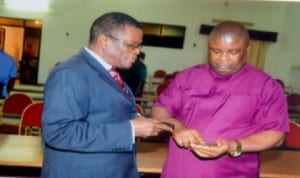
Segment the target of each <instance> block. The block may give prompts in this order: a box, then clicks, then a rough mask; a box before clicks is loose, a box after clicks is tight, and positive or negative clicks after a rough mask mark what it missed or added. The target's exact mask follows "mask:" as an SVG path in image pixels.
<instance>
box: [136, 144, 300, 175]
mask: <svg viewBox="0 0 300 178" xmlns="http://www.w3.org/2000/svg"><path fill="white" fill-rule="evenodd" d="M167 152H168V148H167V145H166V144H159V143H138V144H137V163H138V170H139V172H144V173H160V172H161V168H162V165H163V163H164V161H165V159H166V155H167ZM260 177H261V178H300V151H287V150H284V151H283V150H268V151H264V152H262V153H261V169H260Z"/></svg>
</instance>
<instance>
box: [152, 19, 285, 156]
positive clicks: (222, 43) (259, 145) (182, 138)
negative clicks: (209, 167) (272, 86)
mask: <svg viewBox="0 0 300 178" xmlns="http://www.w3.org/2000/svg"><path fill="white" fill-rule="evenodd" d="M248 45H249V37H248V36H247V34H246V33H245V31H244V29H243V28H240V26H239V25H236V24H232V23H230V22H229V23H224V24H222V25H221V26H219V27H218V28H217V29H215V30H214V31H212V32H211V35H210V37H209V42H208V62H209V64H210V66H211V68H212V69H213V70H214V71H215V72H216V73H217V74H219V75H223V76H228V75H232V74H234V73H236V72H238V71H239V70H240V69H241V68H242V67H243V66H244V65H245V64H246V62H247V58H246V55H247V48H248ZM152 116H153V117H156V118H159V120H162V121H165V122H170V123H173V124H174V125H175V130H174V131H173V135H172V136H173V139H174V141H175V142H176V143H177V145H178V146H179V147H181V148H186V149H190V150H191V151H193V152H194V153H195V154H196V155H197V156H199V157H202V158H216V157H219V156H221V155H224V154H228V153H230V152H232V151H234V150H236V147H237V145H236V143H235V142H234V141H232V140H225V139H222V138H220V139H218V140H216V143H217V145H214V146H212V145H205V144H199V143H202V142H205V140H204V139H203V138H202V136H201V133H199V132H198V131H197V130H195V129H192V128H188V127H186V126H185V125H184V124H182V123H180V122H179V121H178V120H177V119H175V118H173V117H172V116H171V115H170V114H169V113H168V112H167V110H165V109H164V108H161V107H154V108H153V109H152ZM265 138H268V139H267V140H266V139H265ZM283 140H284V133H281V132H277V131H261V132H258V133H256V134H253V135H250V136H249V137H246V138H243V139H241V140H239V141H240V142H241V143H242V150H243V152H258V151H262V150H265V149H269V148H272V147H276V146H279V145H280V144H281V143H282V142H283Z"/></svg>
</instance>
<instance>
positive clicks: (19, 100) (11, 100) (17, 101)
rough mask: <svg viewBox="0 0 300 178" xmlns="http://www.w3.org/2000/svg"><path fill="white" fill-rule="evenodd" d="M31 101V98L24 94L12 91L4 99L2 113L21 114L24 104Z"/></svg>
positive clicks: (26, 104)
mask: <svg viewBox="0 0 300 178" xmlns="http://www.w3.org/2000/svg"><path fill="white" fill-rule="evenodd" d="M32 102H33V100H32V98H31V97H30V96H28V95H26V94H23V93H13V94H11V95H9V96H8V97H7V98H6V99H5V100H4V102H3V106H2V114H3V115H5V114H7V115H16V116H21V114H22V112H23V110H24V109H25V108H26V106H28V105H29V104H31V103H32Z"/></svg>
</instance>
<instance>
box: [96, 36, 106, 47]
mask: <svg viewBox="0 0 300 178" xmlns="http://www.w3.org/2000/svg"><path fill="white" fill-rule="evenodd" d="M108 40H109V39H108V36H106V35H104V34H101V35H99V36H98V37H97V41H96V43H97V45H98V46H105V45H106V43H107V41H108Z"/></svg>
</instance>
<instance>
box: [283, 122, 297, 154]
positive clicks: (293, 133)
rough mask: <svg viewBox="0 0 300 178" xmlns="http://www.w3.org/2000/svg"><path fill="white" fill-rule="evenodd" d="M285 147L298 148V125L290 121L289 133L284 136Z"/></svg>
mask: <svg viewBox="0 0 300 178" xmlns="http://www.w3.org/2000/svg"><path fill="white" fill-rule="evenodd" d="M285 148H287V149H300V125H299V124H297V123H296V122H292V121H291V122H290V133H288V134H287V136H286V138H285Z"/></svg>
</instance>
